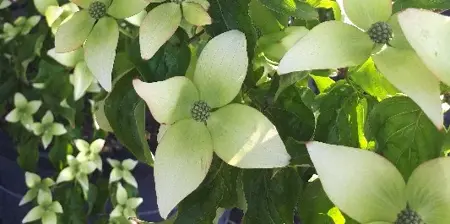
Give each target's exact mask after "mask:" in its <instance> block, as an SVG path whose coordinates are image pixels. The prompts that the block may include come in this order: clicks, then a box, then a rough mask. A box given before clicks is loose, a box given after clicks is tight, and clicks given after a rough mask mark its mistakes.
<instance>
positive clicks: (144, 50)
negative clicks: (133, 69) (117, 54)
mask: <svg viewBox="0 0 450 224" xmlns="http://www.w3.org/2000/svg"><path fill="white" fill-rule="evenodd" d="M150 2H165V1H164V0H163V1H161V0H151V1H150ZM208 8H209V2H208V1H206V0H169V1H167V2H166V3H163V4H161V5H158V6H157V7H156V8H154V9H152V10H151V11H150V12H149V13H148V14H147V16H146V17H145V18H144V20H143V21H142V24H141V27H140V31H139V43H140V46H141V56H142V58H143V59H150V58H151V57H153V55H155V53H156V52H157V51H158V49H159V48H160V47H161V46H162V45H163V44H164V43H165V42H166V41H167V40H168V39H169V38H170V37H171V36H172V35H173V34H174V33H175V31H176V30H177V29H178V27H179V26H180V24H181V21H182V19H183V18H184V19H185V20H186V21H187V22H188V23H190V24H192V25H196V26H204V25H208V24H211V17H210V16H209V14H208Z"/></svg>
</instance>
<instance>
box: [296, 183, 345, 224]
mask: <svg viewBox="0 0 450 224" xmlns="http://www.w3.org/2000/svg"><path fill="white" fill-rule="evenodd" d="M298 204H299V208H298V210H299V215H300V219H301V220H302V221H303V222H304V223H308V224H334V223H339V224H342V223H346V222H334V220H333V218H332V217H331V216H329V215H328V214H329V211H330V210H331V211H332V210H333V209H336V207H334V205H333V203H332V202H331V201H330V199H328V197H327V195H326V193H325V191H324V190H323V188H322V184H321V183H320V181H319V180H315V181H313V182H310V183H308V185H306V187H305V190H304V191H303V194H302V195H301V197H300V199H299V202H298ZM339 218H340V217H339Z"/></svg>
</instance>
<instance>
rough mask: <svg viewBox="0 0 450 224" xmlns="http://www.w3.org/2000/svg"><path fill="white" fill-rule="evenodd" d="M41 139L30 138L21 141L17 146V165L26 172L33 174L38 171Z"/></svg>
mask: <svg viewBox="0 0 450 224" xmlns="http://www.w3.org/2000/svg"><path fill="white" fill-rule="evenodd" d="M40 143H41V142H40V138H37V137H30V138H28V139H21V141H20V142H19V143H18V144H19V145H18V146H17V152H18V154H19V156H18V157H17V163H18V164H19V166H20V167H21V168H22V169H24V170H25V171H30V172H33V171H35V170H36V165H37V162H38V161H39V145H40Z"/></svg>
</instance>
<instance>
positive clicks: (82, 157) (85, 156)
mask: <svg viewBox="0 0 450 224" xmlns="http://www.w3.org/2000/svg"><path fill="white" fill-rule="evenodd" d="M104 145H105V140H103V139H97V140H95V141H93V142H92V143H91V144H89V143H88V142H86V141H85V140H83V139H77V140H75V146H76V147H77V149H78V151H80V152H79V153H78V155H77V157H76V159H77V160H78V161H80V162H85V161H91V162H93V163H94V164H95V166H96V167H97V169H98V170H99V171H102V166H103V162H102V158H101V157H100V155H99V154H100V152H101V151H102V149H103V146H104Z"/></svg>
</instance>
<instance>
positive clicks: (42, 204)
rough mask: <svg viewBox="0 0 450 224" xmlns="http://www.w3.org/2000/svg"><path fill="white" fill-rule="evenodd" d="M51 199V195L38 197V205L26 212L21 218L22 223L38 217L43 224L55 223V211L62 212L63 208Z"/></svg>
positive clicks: (56, 220) (56, 221) (56, 219)
mask: <svg viewBox="0 0 450 224" xmlns="http://www.w3.org/2000/svg"><path fill="white" fill-rule="evenodd" d="M52 200H53V199H52V197H51V195H50V197H43V198H39V197H38V205H37V206H36V207H34V208H32V209H31V210H30V211H29V212H28V214H27V215H26V216H25V217H24V218H23V220H22V223H27V222H33V221H36V220H39V219H40V220H41V221H42V223H43V224H57V223H58V218H57V216H56V213H63V208H62V206H61V204H60V203H59V202H57V201H52Z"/></svg>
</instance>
